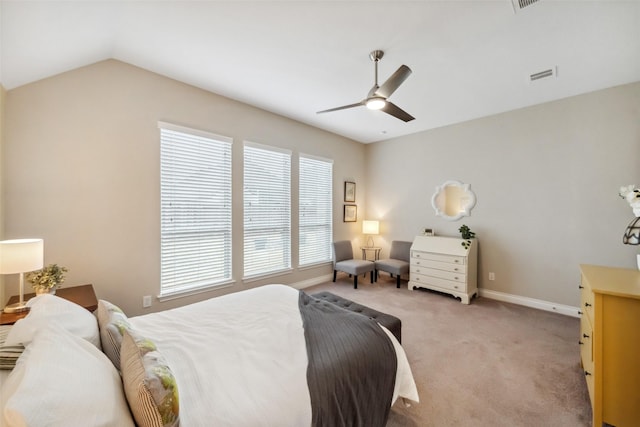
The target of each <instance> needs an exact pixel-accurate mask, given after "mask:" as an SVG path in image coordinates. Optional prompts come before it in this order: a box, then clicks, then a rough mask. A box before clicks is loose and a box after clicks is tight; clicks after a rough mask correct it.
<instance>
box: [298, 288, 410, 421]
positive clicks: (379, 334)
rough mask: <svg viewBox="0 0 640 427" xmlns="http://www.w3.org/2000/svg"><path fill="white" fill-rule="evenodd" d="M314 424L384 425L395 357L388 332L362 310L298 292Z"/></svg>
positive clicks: (393, 374)
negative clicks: (345, 307) (361, 312)
mask: <svg viewBox="0 0 640 427" xmlns="http://www.w3.org/2000/svg"><path fill="white" fill-rule="evenodd" d="M298 301H299V303H298V305H299V306H300V314H301V315H302V322H303V325H304V335H305V340H306V345H307V356H308V358H309V366H308V367H307V383H308V385H309V394H310V395H311V408H312V409H311V410H312V426H314V427H320V426H327V427H339V426H344V427H355V426H361V427H375V426H380V427H383V426H384V425H385V424H386V422H387V418H388V417H389V411H390V409H391V399H392V398H393V388H394V385H395V377H396V369H397V359H396V353H395V350H394V348H393V344H392V343H391V341H390V339H389V337H388V336H387V334H386V333H385V332H384V331H383V330H382V329H380V326H378V324H377V323H376V322H375V321H374V320H372V319H370V318H368V317H366V316H363V315H361V314H358V313H354V312H351V311H348V310H345V309H344V308H342V307H339V306H337V305H334V304H332V303H330V302H327V301H323V300H320V299H317V298H314V297H312V296H309V295H307V294H306V293H304V292H302V291H301V292H300V298H299V300H298Z"/></svg>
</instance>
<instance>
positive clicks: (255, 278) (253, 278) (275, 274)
mask: <svg viewBox="0 0 640 427" xmlns="http://www.w3.org/2000/svg"><path fill="white" fill-rule="evenodd" d="M292 271H293V268H285V269H284V270H278V271H271V272H269V273H265V274H256V275H253V276H245V277H243V278H242V282H243V283H250V282H257V281H258V280H263V279H268V278H269V277H278V276H282V275H283V274H291V272H292Z"/></svg>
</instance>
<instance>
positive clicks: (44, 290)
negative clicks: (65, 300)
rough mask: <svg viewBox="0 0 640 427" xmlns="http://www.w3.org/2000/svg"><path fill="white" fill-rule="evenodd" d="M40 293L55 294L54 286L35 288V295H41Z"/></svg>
mask: <svg viewBox="0 0 640 427" xmlns="http://www.w3.org/2000/svg"><path fill="white" fill-rule="evenodd" d="M42 294H51V295H55V294H56V288H55V287H53V288H36V295H42Z"/></svg>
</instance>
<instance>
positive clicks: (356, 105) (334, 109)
mask: <svg viewBox="0 0 640 427" xmlns="http://www.w3.org/2000/svg"><path fill="white" fill-rule="evenodd" d="M361 105H364V101H360V102H358V103H357V104H349V105H343V106H342V107H336V108H329V109H328V110H322V111H317V112H316V114H321V113H329V112H331V111H338V110H346V109H347V108H353V107H360V106H361Z"/></svg>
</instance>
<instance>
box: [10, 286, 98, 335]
mask: <svg viewBox="0 0 640 427" xmlns="http://www.w3.org/2000/svg"><path fill="white" fill-rule="evenodd" d="M34 296H36V294H33V293H32V294H25V295H24V300H25V301H28V300H29V299H30V298H33V297H34ZM56 296H58V297H60V298H64V299H66V300H69V301H71V302H75V303H76V304H78V305H80V306H82V307H84V308H86V309H87V310H89V311H91V312H93V311H95V310H96V309H97V308H98V299H97V298H96V293H95V292H94V291H93V285H80V286H72V287H69V288H60V289H56ZM19 298H20V297H19V296H18V295H14V296H12V297H11V298H9V301H8V302H7V304H13V303H14V302H18V299H19ZM27 314H29V312H28V311H23V312H20V313H4V312H3V313H0V325H12V324H14V323H16V322H17V321H18V320H20V319H22V318H23V317H25V316H26V315H27Z"/></svg>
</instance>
